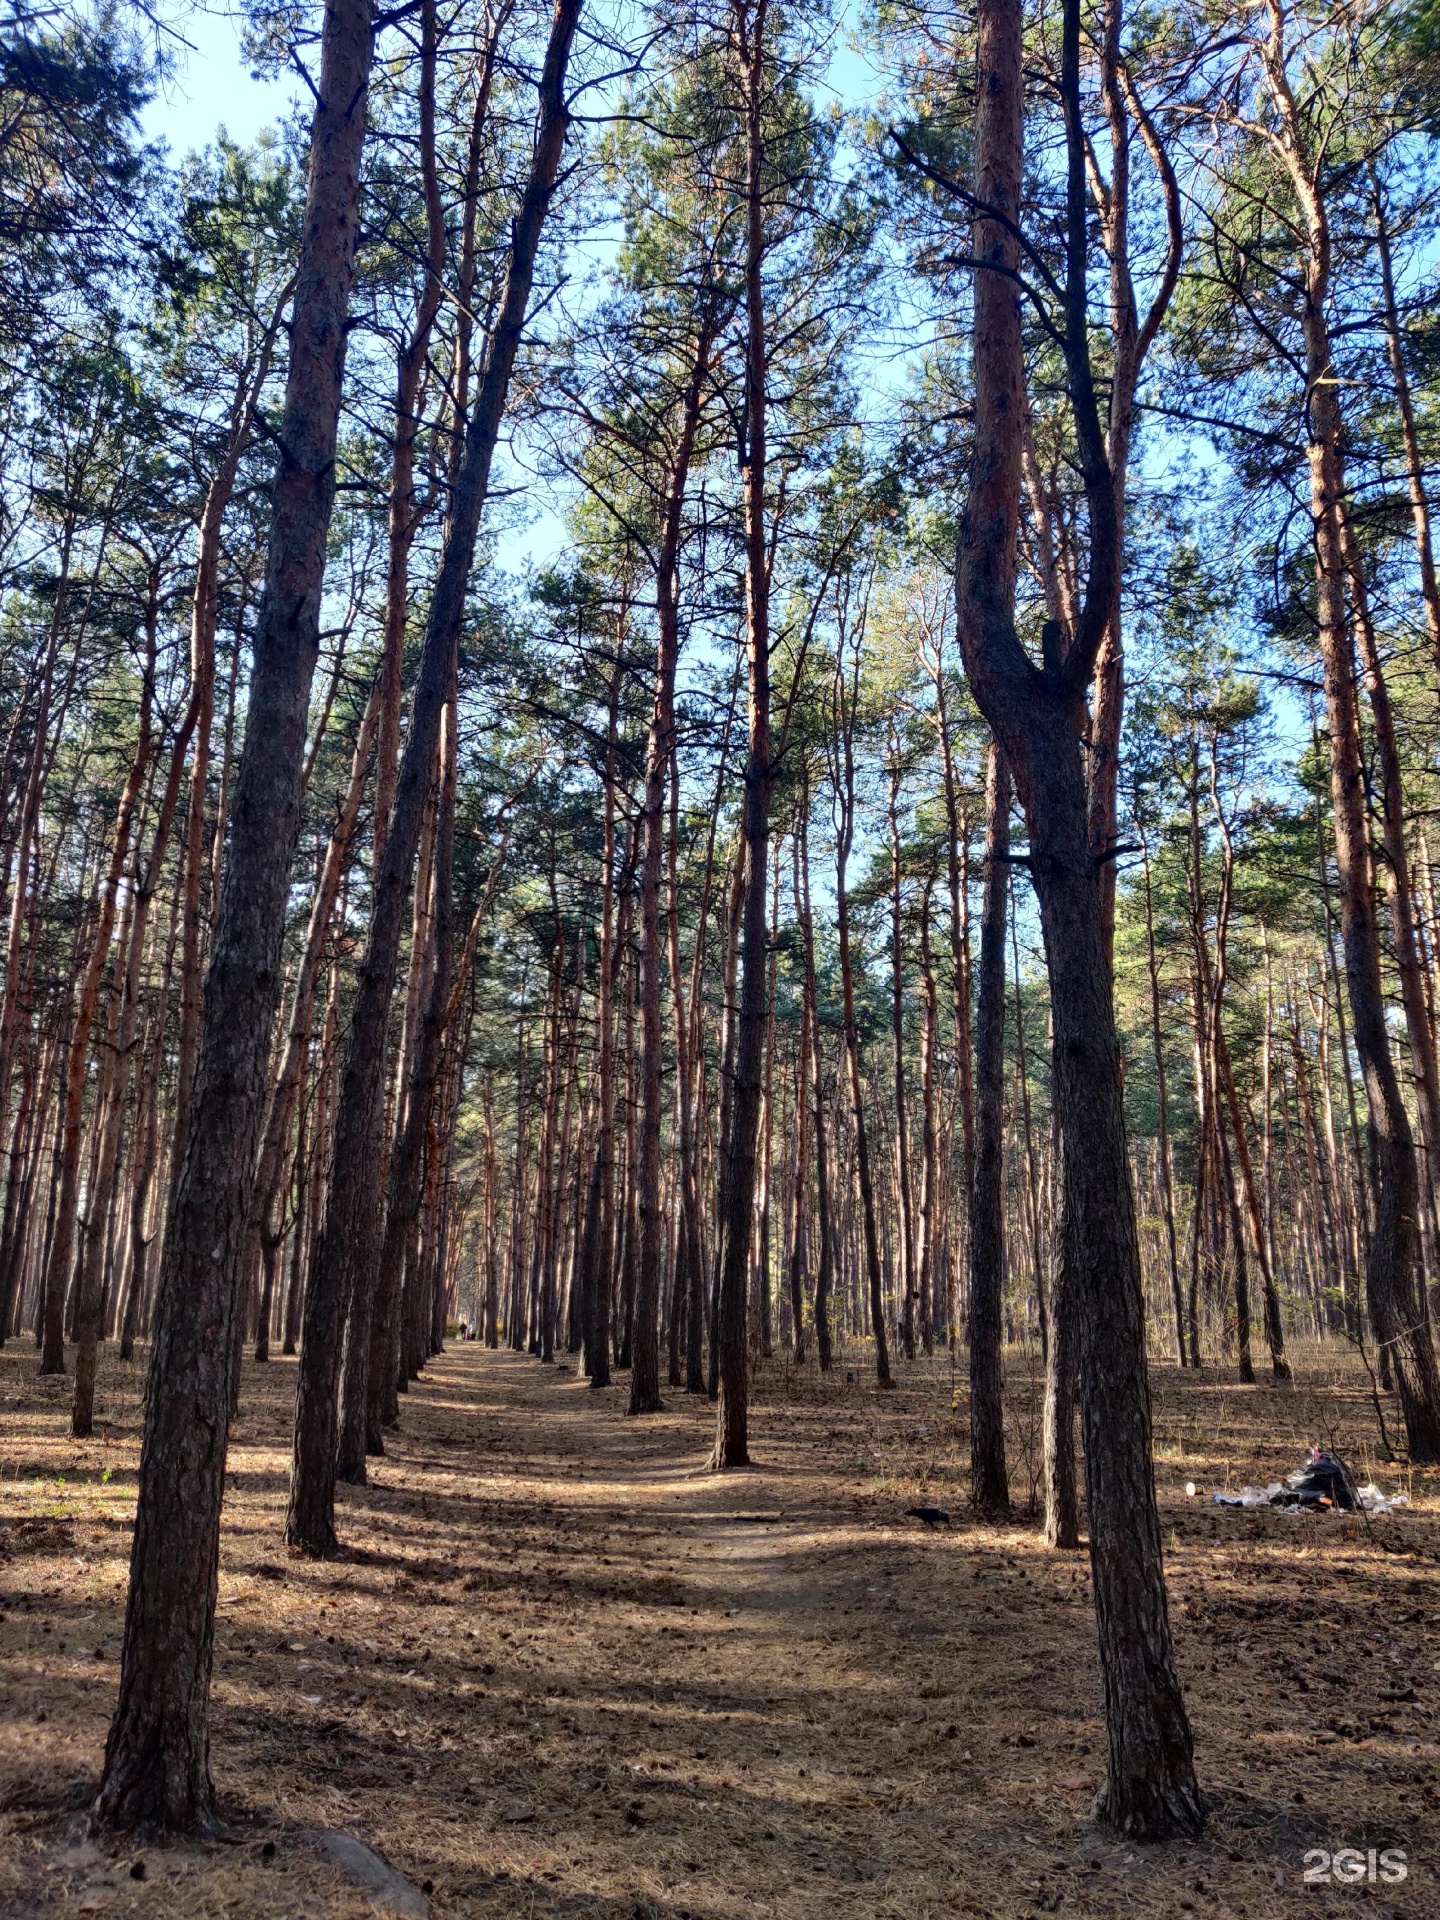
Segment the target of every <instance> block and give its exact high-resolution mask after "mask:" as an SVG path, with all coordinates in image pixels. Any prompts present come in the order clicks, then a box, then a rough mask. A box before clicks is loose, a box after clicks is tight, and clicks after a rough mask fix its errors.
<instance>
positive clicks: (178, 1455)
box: [95, 0, 374, 1831]
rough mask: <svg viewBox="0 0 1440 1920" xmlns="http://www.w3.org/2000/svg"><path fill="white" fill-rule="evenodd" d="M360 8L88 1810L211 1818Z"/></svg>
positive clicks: (343, 13)
mask: <svg viewBox="0 0 1440 1920" xmlns="http://www.w3.org/2000/svg"><path fill="white" fill-rule="evenodd" d="M373 30H374V29H373V21H372V16H371V10H370V8H369V6H368V5H362V4H359V0H332V4H331V6H330V7H329V8H328V9H327V11H326V14H325V20H324V26H323V30H322V39H321V67H320V86H319V94H318V97H317V102H316V108H315V116H314V121H313V124H312V133H311V149H310V172H309V179H308V185H307V194H306V209H305V224H304V231H303V237H302V241H301V253H300V269H299V275H298V278H297V281H296V292H295V305H294V315H293V321H292V326H291V334H290V368H289V376H288V380H287V385H286V394H285V409H284V414H283V418H282V424H281V431H280V435H279V445H280V456H279V468H278V473H277V476H276V482H275V487H274V492H273V496H272V497H273V518H272V521H271V531H270V545H269V553H268V556H267V566H266V582H265V591H264V595H263V598H262V600H261V605H260V613H259V618H258V621H257V624H256V632H255V660H254V669H253V673H252V678H251V690H250V709H249V711H250V721H249V725H248V726H247V728H246V734H245V746H244V751H243V754H242V758H241V765H240V773H239V778H238V780H237V782H236V790H235V805H234V817H233V821H232V823H231V832H230V853H229V859H228V861H227V863H226V867H225V876H224V885H223V888H222V891H221V898H220V910H219V915H218V920H217V924H216V929H215V938H214V944H213V947H212V952H211V961H210V970H209V975H208V977H207V980H206V983H205V996H204V1009H203V1018H202V1023H201V1042H200V1054H199V1061H198V1065H197V1069H196V1079H195V1094H194V1105H193V1109H192V1118H191V1124H190V1129H189V1135H188V1139H187V1142H186V1149H185V1158H184V1164H183V1166H182V1167H181V1170H180V1174H179V1178H178V1180H177V1182H176V1185H175V1192H174V1198H173V1202H172V1205H171V1209H170V1219H169V1223H168V1230H167V1233H166V1236H165V1249H164V1257H163V1265H162V1268H161V1280H160V1301H159V1314H158V1320H157V1325H156V1329H155V1337H154V1345H153V1348H152V1358H151V1367H150V1385H149V1391H148V1393H147V1396H146V1415H145V1436H144V1441H143V1444H142V1448H141V1457H140V1488H139V1502H138V1506H137V1511H136V1520H135V1534H134V1541H133V1545H132V1548H131V1556H130V1593H129V1599H128V1603H127V1606H126V1614H125V1640H124V1648H123V1652H122V1655H121V1666H120V1699H119V1704H118V1706H117V1709H116V1713H115V1718H114V1720H113V1721H112V1723H111V1727H110V1737H109V1740H108V1742H107V1744H106V1750H105V1772H104V1777H103V1779H102V1782H101V1788H100V1797H99V1799H98V1801H97V1803H96V1808H95V1813H96V1818H97V1819H98V1820H99V1822H100V1823H101V1824H102V1825H104V1826H109V1827H122V1828H124V1827H134V1826H136V1825H139V1824H142V1823H145V1824H149V1823H155V1824H159V1825H164V1826H168V1827H173V1828H177V1829H180V1830H183V1831H196V1830H199V1831H209V1830H211V1829H213V1827H214V1824H215V1813H214V1800H215V1795H214V1788H213V1786H212V1784H211V1780H210V1730H209V1712H208V1707H209V1688H210V1669H211V1660H212V1653H213V1643H214V1622H215V1598H216V1583H217V1576H218V1567H219V1548H220V1505H221V1499H222V1495H223V1490H224V1478H225V1449H226V1442H227V1439H228V1436H229V1419H230V1386H231V1377H232V1373H233V1371H234V1365H235V1344H236V1341H237V1339H238V1337H239V1336H238V1324H237V1323H238V1315H237V1307H238V1303H239V1293H240V1282H241V1278H242V1274H241V1263H242V1260H243V1257H244V1253H245V1249H246V1247H247V1245H248V1243H249V1221H250V1188H251V1182H252V1179H253V1175H254V1167H255V1155H256V1150H257V1147H258V1145H259V1133H260V1125H261V1121H262V1119H263V1116H264V1105H265V1079H266V1070H267V1067H268V1065H269V1054H270V1034H271V1028H272V1025H273V1023H274V1018H275V1006H276V1000H277V997H278V994H279V988H280V977H281V968H280V947H281V940H282V937H283V934H284V927H285V907H286V899H287V895H288V891H289V880H290V863H291V860H292V858H293V855H294V850H295V843H296V839H297V837H298V833H299V826H300V776H301V770H302V765H303V760H304V751H305V731H306V718H307V712H308V706H309V697H310V682H311V677H312V675H313V672H314V667H315V658H316V654H317V651H318V647H319V617H320V604H321V591H320V590H321V582H322V578H323V574H324V564H325V544H326V535H327V533H328V530H329V525H330V508H331V503H332V500H333V498H334V488H335V442H336V430H337V427H338V423H339V412H340V389H341V379H342V374H343V369H344V361H345V340H346V313H347V308H348V303H349V294H350V283H351V276H352V272H353V268H354V257H355V237H356V229H357V224H358V209H359V189H360V150H361V145H362V142H363V138H364V131H365V108H366V90H367V84H368V78H369V71H370V58H371V47H372V38H373Z"/></svg>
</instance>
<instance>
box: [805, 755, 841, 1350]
mask: <svg viewBox="0 0 1440 1920" xmlns="http://www.w3.org/2000/svg"><path fill="white" fill-rule="evenodd" d="M800 809H801V811H800V835H799V839H800V887H801V900H800V925H801V933H802V939H803V944H804V954H805V992H806V995H807V997H808V999H809V1003H810V1049H811V1082H812V1086H813V1089H814V1095H815V1231H816V1240H817V1242H818V1245H817V1247H816V1250H815V1354H816V1358H817V1359H818V1360H819V1362H820V1371H821V1372H822V1373H828V1372H829V1371H830V1368H831V1366H832V1364H833V1360H834V1343H833V1340H832V1336H831V1332H830V1294H831V1289H832V1287H833V1285H834V1270H835V1255H834V1226H833V1223H832V1220H831V1212H830V1156H829V1147H828V1145H827V1143H826V1134H825V1125H826V1114H825V1054H824V1047H823V1039H822V1035H821V1031H820V990H819V984H818V982H817V980H816V976H815V923H814V920H813V918H812V917H811V912H810V780H809V774H808V771H807V773H806V774H805V776H804V778H803V780H802V783H801V788H800Z"/></svg>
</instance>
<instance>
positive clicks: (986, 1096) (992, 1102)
mask: <svg viewBox="0 0 1440 1920" xmlns="http://www.w3.org/2000/svg"><path fill="white" fill-rule="evenodd" d="M1009 855H1010V769H1009V767H1008V766H1007V765H1006V762H1005V755H1004V754H1003V752H1002V751H1001V749H1000V745H999V743H998V741H994V740H992V741H991V743H990V751H989V753H988V755H987V756H986V763H985V892H984V899H983V904H982V906H981V910H980V998H979V1005H978V1007H977V1010H976V1026H975V1177H974V1180H973V1183H972V1185H971V1189H970V1232H969V1247H970V1316H969V1331H970V1498H971V1501H972V1502H973V1504H974V1506H975V1508H976V1511H977V1512H979V1513H982V1514H986V1515H989V1516H994V1517H1000V1516H1002V1515H1005V1514H1008V1513H1009V1511H1010V1483H1009V1480H1008V1478H1007V1475H1006V1470H1005V1403H1004V1397H1003V1392H1002V1387H1001V1363H1000V1342H1001V1316H1000V1306H1001V1301H1002V1300H1003V1298H1004V1292H1005V1150H1004V1136H1003V1113H1002V1107H1003V1089H1004V1080H1005V903H1006V900H1007V898H1008V894H1009V887H1010V870H1009V864H1008V863H1009Z"/></svg>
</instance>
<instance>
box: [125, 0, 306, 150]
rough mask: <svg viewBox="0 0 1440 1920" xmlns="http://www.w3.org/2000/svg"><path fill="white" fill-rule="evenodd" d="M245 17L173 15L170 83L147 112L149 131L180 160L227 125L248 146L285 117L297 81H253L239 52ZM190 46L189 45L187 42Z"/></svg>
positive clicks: (229, 14) (197, 10) (192, 11)
mask: <svg viewBox="0 0 1440 1920" xmlns="http://www.w3.org/2000/svg"><path fill="white" fill-rule="evenodd" d="M242 20H243V16H242V15H240V14H239V13H238V12H234V13H232V12H228V11H224V10H221V9H219V8H217V9H215V10H213V11H211V10H208V9H207V10H203V11H202V10H201V9H200V8H198V7H195V8H189V9H186V10H185V11H184V12H183V13H179V14H177V15H176V16H175V17H174V26H173V36H172V37H171V38H170V41H169V44H170V48H171V54H172V59H173V64H174V71H173V73H172V76H171V78H170V80H169V81H168V82H167V83H166V84H165V86H164V87H162V89H161V90H160V92H159V93H157V94H156V96H155V98H154V99H153V100H152V101H151V102H150V104H149V106H148V107H147V108H146V109H145V114H144V126H145V131H146V133H147V134H148V135H149V137H150V138H151V139H152V140H164V141H165V142H166V143H167V144H168V146H169V147H170V150H171V153H172V155H173V156H174V157H175V158H176V159H178V158H179V157H180V156H181V155H182V154H184V153H186V152H188V151H189V150H190V149H192V148H197V149H198V148H200V147H203V146H205V145H206V144H207V142H209V141H211V140H213V139H214V138H215V135H216V132H217V131H218V130H219V128H221V127H222V126H223V127H224V129H225V131H226V132H227V133H228V134H229V135H230V136H231V138H232V139H234V140H238V141H241V142H242V143H244V144H248V143H249V142H250V141H252V140H253V139H254V138H255V136H256V135H257V134H258V133H260V132H261V131H262V130H263V129H264V128H265V127H273V126H274V125H275V124H276V122H277V121H278V120H281V119H283V118H284V116H285V114H286V113H287V112H288V111H289V109H290V106H291V103H292V101H293V100H294V99H295V95H296V91H297V89H298V87H299V84H300V83H299V81H298V79H297V80H294V81H284V80H281V81H273V80H253V79H252V78H251V77H250V69H249V66H248V64H247V63H246V60H245V58H244V56H243V54H242V53H241V51H240V29H241V25H242ZM186 42H188V43H189V44H188V46H187V45H186V44H185V43H186Z"/></svg>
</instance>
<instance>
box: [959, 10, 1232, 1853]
mask: <svg viewBox="0 0 1440 1920" xmlns="http://www.w3.org/2000/svg"><path fill="white" fill-rule="evenodd" d="M1022 48H1023V9H1022V7H1021V6H1020V5H1019V4H1018V0H982V5H981V8H980V13H979V40H978V50H977V75H976V90H975V97H976V199H977V201H978V202H979V205H980V207H981V208H984V209H992V208H993V209H995V210H996V211H997V212H998V214H999V215H1000V216H1001V217H1000V218H998V219H997V218H991V217H988V215H987V214H984V213H982V214H979V215H977V218H976V221H975V237H974V252H975V256H976V258H977V259H978V260H979V261H980V262H981V263H982V265H981V266H980V268H979V270H978V271H977V273H976V276H975V329H974V338H975V429H974V433H975V440H974V452H973V457H972V466H971V473H970V486H969V494H968V498H967V500H966V503H965V507H964V510H963V513H962V516H961V524H960V533H959V540H958V546H957V591H956V606H957V612H958V620H959V628H960V635H961V645H962V650H963V652H964V657H965V663H966V669H967V671H968V673H969V676H970V680H971V684H972V686H973V688H974V691H975V696H976V699H977V701H978V702H979V705H980V708H981V711H982V712H983V713H984V714H985V716H986V718H987V719H988V720H989V721H990V724H991V726H992V727H993V728H994V729H995V732H996V733H997V735H998V736H999V739H1000V742H1001V745H1002V747H1003V749H1004V751H1005V753H1006V755H1007V758H1008V759H1009V762H1010V766H1011V770H1012V772H1013V774H1014V778H1015V783H1016V787H1017V789H1018V791H1019V794H1020V798H1021V802H1022V804H1023V806H1024V809H1025V814H1026V820H1027V823H1028V826H1029V833H1030V863H1031V875H1032V879H1033V882H1034V886H1035V891H1036V895H1037V898H1038V900H1039V904H1040V917H1041V926H1042V929H1043V932H1044V936H1045V949H1046V959H1047V963H1048V969H1049V975H1050V997H1051V1007H1052V1017H1053V1022H1054V1043H1053V1061H1052V1074H1053V1100H1054V1108H1055V1114H1056V1120H1057V1124H1058V1127H1059V1131H1060V1136H1061V1147H1062V1169H1061V1178H1062V1206H1061V1235H1062V1238H1063V1241H1064V1245H1063V1247H1062V1251H1061V1263H1062V1264H1063V1266H1064V1267H1065V1269H1066V1270H1067V1271H1068V1272H1069V1273H1070V1274H1071V1275H1072V1276H1073V1278H1074V1282H1075V1288H1076V1295H1077V1308H1078V1313H1077V1318H1078V1321H1079V1327H1080V1352H1081V1373H1082V1381H1083V1411H1084V1425H1085V1452H1086V1482H1087V1491H1088V1497H1089V1513H1090V1542H1091V1565H1092V1570H1093V1576H1094V1591H1095V1607H1096V1620H1097V1626H1098V1629H1099V1640H1100V1662H1101V1672H1102V1677H1103V1681H1104V1689H1105V1710H1106V1733H1107V1745H1108V1754H1107V1766H1106V1776H1105V1781H1104V1784H1103V1786H1102V1787H1101V1790H1100V1793H1099V1796H1098V1799H1097V1803H1096V1811H1097V1814H1098V1816H1099V1817H1100V1819H1101V1820H1102V1821H1103V1822H1104V1823H1105V1824H1106V1825H1108V1826H1111V1827H1113V1828H1116V1829H1118V1830H1119V1831H1121V1832H1124V1833H1125V1834H1127V1835H1130V1836H1132V1837H1136V1838H1139V1837H1141V1836H1144V1837H1148V1838H1160V1837H1163V1836H1165V1835H1168V1834H1174V1833H1177V1832H1178V1833H1193V1832H1194V1831H1196V1830H1197V1829H1198V1827H1199V1826H1200V1824H1201V1820H1202V1806H1201V1800H1200V1795H1199V1790H1198V1788H1197V1786H1196V1782H1195V1774H1194V1765H1193V1758H1192V1746H1191V1734H1190V1725H1189V1721H1188V1719H1187V1717H1186V1713H1185V1706H1184V1700H1183V1698H1182V1694H1181V1689H1180V1683H1179V1679H1178V1677H1177V1675H1176V1672H1175V1666H1174V1657H1173V1652H1172V1648H1171V1641H1170V1629H1169V1621H1168V1616H1167V1608H1166V1597H1165V1582H1164V1572H1163V1564H1162V1558H1161V1548H1160V1523H1159V1513H1158V1510H1157V1507H1156V1501H1155V1488H1154V1480H1153V1475H1152V1468H1151V1454H1150V1441H1151V1432H1150V1401H1149V1390H1148V1384H1147V1381H1146V1374H1145V1330H1144V1310H1143V1296H1142V1292H1141V1279H1140V1245H1139V1236H1138V1233H1137V1230H1136V1221H1135V1209H1134V1199H1133V1195H1132V1192H1131V1187H1130V1168H1129V1160H1128V1155H1127V1152H1126V1143H1125V1117H1124V1099H1123V1092H1122V1085H1121V1072H1120V1049H1119V1042H1118V1038H1117V1035H1116V1030H1115V1018H1114V1008H1113V1004H1112V998H1111V986H1110V966H1109V957H1108V953H1107V949H1106V940H1105V915H1104V910H1103V901H1102V893H1101V886H1100V876H1099V866H1098V864H1097V861H1096V859H1095V857H1094V853H1093V849H1092V847H1091V845H1090V836H1089V822H1088V817H1087V816H1088V809H1087V795H1086V784H1085V778H1084V772H1083V769H1082V765H1081V750H1080V725H1081V718H1082V713H1083V705H1084V693H1085V687H1086V684H1087V682H1088V680H1089V677H1090V672H1091V669H1092V667H1093V664H1094V661H1095V657H1096V653H1097V652H1098V649H1099V647H1100V644H1101V641H1102V640H1103V638H1104V635H1105V631H1106V626H1107V623H1108V617H1109V609H1110V607H1111V605H1112V604H1113V597H1114V576H1115V569H1116V568H1117V566H1118V563H1119V552H1118V539H1117V528H1116V524H1115V496H1114V483H1113V476H1112V475H1111V473H1110V469H1109V464H1108V462H1107V460H1106V457H1105V448H1104V439H1103V435H1102V432H1101V428H1100V421H1099V414H1098V409H1097V407H1096V402H1095V391H1094V384H1093V377H1092V375H1091V370H1090V359H1089V344H1088V337H1087V328H1088V320H1087V313H1086V297H1085V259H1086V246H1087V235H1086V196H1085V148H1084V129H1083V126H1082V124H1081V110H1080V9H1079V4H1078V0H1066V4H1065V7H1064V14H1063V33H1062V70H1061V94H1062V104H1063V107H1064V112H1065V122H1066V153H1067V178H1066V203H1067V237H1066V256H1067V257H1066V289H1065V291H1066V311H1065V322H1066V327H1065V358H1066V370H1067V374H1068V379H1069V387H1070V399H1071V405H1072V413H1073V419H1074V425H1075V429H1076V440H1077V446H1078V450H1079V453H1080V459H1081V466H1082V472H1083V475H1084V480H1085V492H1086V499H1087V505H1088V508H1089V519H1090V538H1091V550H1090V578H1089V581H1088V583H1087V592H1086V598H1085V606H1084V609H1083V611H1082V614H1081V616H1080V619H1079V621H1078V623H1077V627H1076V630H1075V632H1074V633H1073V634H1072V635H1071V636H1070V643H1069V646H1068V648H1066V647H1065V646H1064V644H1063V636H1062V635H1061V633H1060V631H1059V630H1058V628H1057V627H1056V626H1055V625H1054V624H1053V623H1052V624H1047V627H1046V630H1045V644H1044V653H1045V663H1044V667H1043V669H1042V668H1037V667H1036V666H1035V665H1034V664H1033V662H1032V661H1031V660H1030V658H1029V657H1028V655H1027V654H1026V653H1025V651H1024V649H1023V648H1022V647H1021V645H1020V642H1019V639H1018V636H1017V634H1016V631H1015V625H1014V607H1013V589H1012V582H1013V566H1014V553H1015V541H1016V529H1017V522H1018V517H1019V499H1020V480H1021V458H1022V422H1023V392H1024V378H1025V361H1024V351H1023V343H1022V338H1021V329H1020V308H1019V295H1018V293H1017V291H1016V288H1015V285H1014V279H1013V275H1014V274H1015V272H1016V270H1017V268H1018V262H1019V249H1018V244H1017V241H1016V237H1015V235H1016V229H1015V226H1014V222H1015V221H1016V220H1018V217H1019V210H1020V187H1021V179H1022V148H1023V122H1024V72H1023V64H1022Z"/></svg>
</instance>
